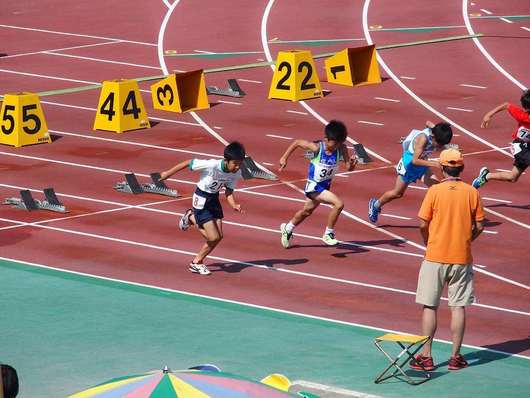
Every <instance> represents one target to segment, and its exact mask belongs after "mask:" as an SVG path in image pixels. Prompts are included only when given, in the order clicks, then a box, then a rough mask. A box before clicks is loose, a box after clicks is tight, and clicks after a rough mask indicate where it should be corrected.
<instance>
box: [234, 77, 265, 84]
mask: <svg viewBox="0 0 530 398" xmlns="http://www.w3.org/2000/svg"><path fill="white" fill-rule="evenodd" d="M237 80H239V81H240V82H247V83H256V84H263V82H260V81H259V80H249V79H239V78H238V79H237Z"/></svg>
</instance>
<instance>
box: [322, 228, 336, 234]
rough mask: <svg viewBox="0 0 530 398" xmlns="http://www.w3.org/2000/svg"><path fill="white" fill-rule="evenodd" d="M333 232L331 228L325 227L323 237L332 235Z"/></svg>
mask: <svg viewBox="0 0 530 398" xmlns="http://www.w3.org/2000/svg"><path fill="white" fill-rule="evenodd" d="M333 231H334V229H333V228H328V227H326V231H325V232H324V235H328V234H332V233H333Z"/></svg>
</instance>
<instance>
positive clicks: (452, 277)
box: [416, 260, 475, 307]
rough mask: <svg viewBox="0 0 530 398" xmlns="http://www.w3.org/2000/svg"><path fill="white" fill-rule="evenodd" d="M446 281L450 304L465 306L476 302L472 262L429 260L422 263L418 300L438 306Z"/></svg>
mask: <svg viewBox="0 0 530 398" xmlns="http://www.w3.org/2000/svg"><path fill="white" fill-rule="evenodd" d="M446 283H447V286H448V287H447V295H448V296H449V306H451V307H463V306H466V305H470V304H473V303H474V302H475V292H474V287H473V265H472V264H467V265H462V264H440V263H434V262H431V261H428V260H423V262H422V263H421V268H420V274H419V276H418V290H417V291H416V302H417V303H419V304H423V305H426V306H428V307H438V305H439V304H440V297H441V296H442V292H443V288H444V285H445V284H446Z"/></svg>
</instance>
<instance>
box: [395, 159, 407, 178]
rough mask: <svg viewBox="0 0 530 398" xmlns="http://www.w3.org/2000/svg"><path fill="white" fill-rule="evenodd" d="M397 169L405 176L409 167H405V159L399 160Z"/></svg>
mask: <svg viewBox="0 0 530 398" xmlns="http://www.w3.org/2000/svg"><path fill="white" fill-rule="evenodd" d="M396 171H397V173H398V174H399V175H400V176H404V175H405V174H406V173H407V169H406V168H405V165H404V164H403V159H400V160H399V163H398V164H397V166H396Z"/></svg>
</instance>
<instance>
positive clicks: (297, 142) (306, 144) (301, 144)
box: [279, 140, 318, 171]
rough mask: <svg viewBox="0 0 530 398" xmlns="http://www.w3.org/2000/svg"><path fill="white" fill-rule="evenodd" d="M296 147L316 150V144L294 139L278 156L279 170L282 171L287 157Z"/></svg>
mask: <svg viewBox="0 0 530 398" xmlns="http://www.w3.org/2000/svg"><path fill="white" fill-rule="evenodd" d="M297 148H302V149H305V150H306V151H313V152H316V151H318V144H316V143H314V142H311V141H307V140H295V141H294V142H293V143H292V144H291V145H289V147H288V148H287V150H286V151H285V153H284V154H283V156H282V157H281V158H280V168H279V170H280V171H282V170H283V169H284V168H285V166H287V159H289V156H291V154H292V153H293V152H294V151H295V149H297Z"/></svg>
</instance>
